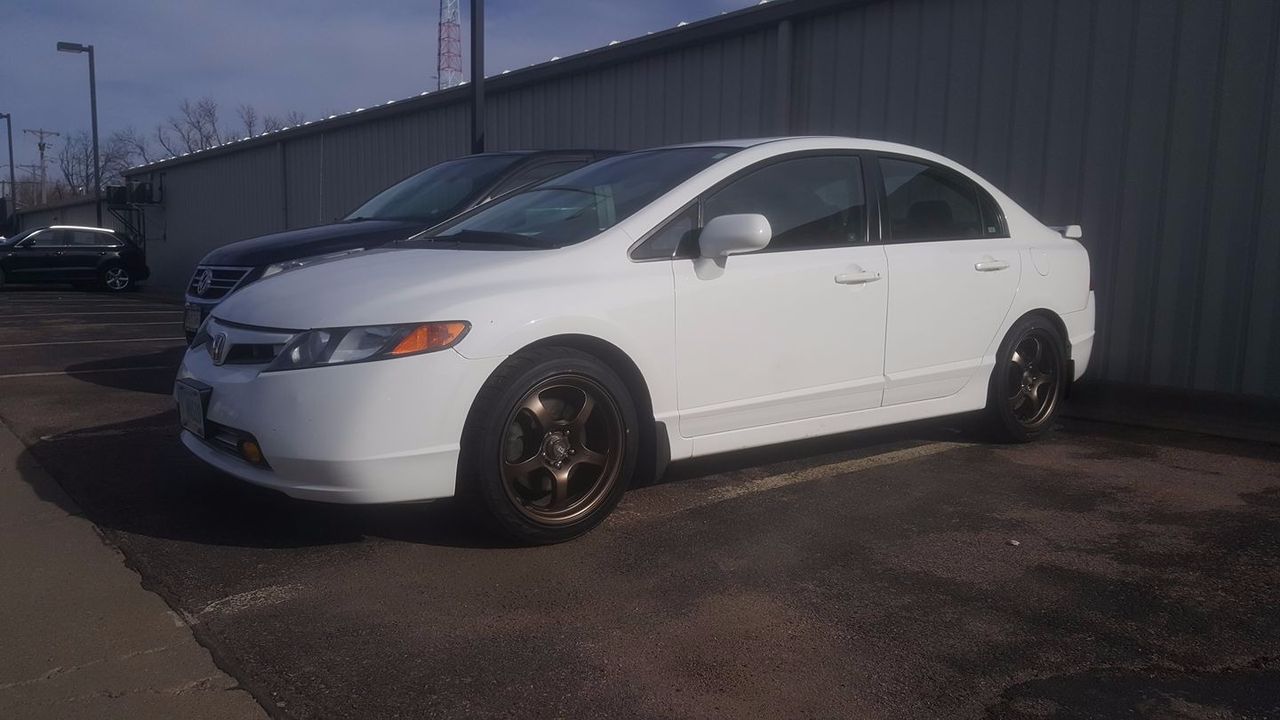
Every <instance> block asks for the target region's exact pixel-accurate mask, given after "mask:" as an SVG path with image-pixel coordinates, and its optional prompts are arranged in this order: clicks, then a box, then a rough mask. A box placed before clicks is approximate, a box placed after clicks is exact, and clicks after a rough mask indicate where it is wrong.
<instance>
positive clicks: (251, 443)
mask: <svg viewBox="0 0 1280 720" xmlns="http://www.w3.org/2000/svg"><path fill="white" fill-rule="evenodd" d="M240 457H242V458H244V459H245V460H248V461H249V462H250V463H252V464H254V465H266V464H267V459H266V458H265V457H263V456H262V448H261V447H258V441H257V440H241V441H240Z"/></svg>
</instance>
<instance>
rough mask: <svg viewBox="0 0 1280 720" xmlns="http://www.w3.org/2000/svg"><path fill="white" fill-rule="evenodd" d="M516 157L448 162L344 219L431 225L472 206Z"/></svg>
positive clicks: (393, 188) (377, 197)
mask: <svg viewBox="0 0 1280 720" xmlns="http://www.w3.org/2000/svg"><path fill="white" fill-rule="evenodd" d="M519 160H520V156H519V155H483V156H480V157H469V158H462V159H460V160H448V161H446V162H442V163H440V164H439V165H433V166H431V167H429V168H427V169H426V170H423V171H422V172H420V173H418V174H417V175H412V176H410V177H408V178H405V179H404V180H401V181H400V182H398V183H396V184H395V185H392V186H391V187H389V188H387V189H386V190H383V191H382V192H380V193H378V194H377V195H374V196H373V197H372V198H370V199H369V200H368V201H367V202H365V204H363V205H361V206H360V207H358V208H356V210H355V212H353V213H351V214H350V215H348V216H347V218H346V219H347V220H349V221H351V220H416V221H419V222H422V223H425V224H430V225H434V224H436V223H439V222H442V221H444V220H448V219H449V218H450V217H453V216H454V215H457V214H458V213H459V212H461V211H462V210H465V209H466V207H467V206H468V205H469V204H471V201H473V200H474V199H475V198H476V195H478V194H479V193H481V192H483V191H484V190H485V189H487V188H488V187H489V186H490V185H492V184H493V182H494V180H496V179H497V178H498V176H499V175H501V174H502V173H503V172H504V171H505V170H506V169H507V168H509V167H511V166H512V165H514V164H515V163H516V162H518V161H519Z"/></svg>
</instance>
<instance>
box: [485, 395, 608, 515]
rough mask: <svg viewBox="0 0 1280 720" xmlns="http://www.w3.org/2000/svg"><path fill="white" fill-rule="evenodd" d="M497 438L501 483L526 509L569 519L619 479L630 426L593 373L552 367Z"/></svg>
mask: <svg viewBox="0 0 1280 720" xmlns="http://www.w3.org/2000/svg"><path fill="white" fill-rule="evenodd" d="M505 428H506V430H505V432H504V434H503V437H502V442H501V444H500V446H499V449H498V451H499V455H500V457H499V458H498V462H499V463H500V466H501V473H502V482H503V487H504V489H505V490H506V493H507V497H508V498H509V499H510V500H511V502H512V504H513V505H514V506H515V508H516V509H517V510H519V511H520V513H521V514H523V515H524V516H525V517H527V518H528V519H529V520H532V521H533V522H535V523H537V524H539V525H567V524H570V523H573V522H576V521H578V520H579V519H581V518H583V517H585V516H586V515H589V514H590V513H591V512H592V511H593V510H595V509H596V508H597V507H599V506H600V505H601V504H602V503H603V502H605V500H606V498H608V497H609V496H610V494H611V493H610V491H611V490H612V489H613V488H614V486H615V485H616V484H617V482H618V478H619V475H620V470H621V466H622V460H623V457H624V456H625V455H626V450H627V448H626V438H627V433H626V431H625V426H624V423H623V419H622V413H621V412H620V410H619V408H618V403H617V402H616V401H615V400H614V398H613V397H612V396H611V395H610V394H609V392H608V391H606V390H605V388H604V387H603V386H602V385H600V384H599V383H598V382H596V381H595V380H593V379H591V378H589V377H586V376H584V375H579V374H576V373H564V374H560V375H555V376H552V377H550V378H547V379H546V380H543V381H542V382H539V383H538V384H537V385H535V386H534V387H533V389H531V390H529V392H527V393H525V394H524V397H522V398H521V399H520V401H519V402H518V403H517V404H516V407H515V409H514V410H512V411H511V413H510V415H509V416H508V418H507V422H506V424H505Z"/></svg>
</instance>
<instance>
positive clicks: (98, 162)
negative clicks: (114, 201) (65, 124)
mask: <svg viewBox="0 0 1280 720" xmlns="http://www.w3.org/2000/svg"><path fill="white" fill-rule="evenodd" d="M58 52H69V53H89V112H90V114H91V115H92V120H91V121H92V123H93V209H94V210H95V211H96V213H97V216H98V227H102V158H101V157H100V156H99V155H98V79H97V77H96V74H95V69H94V65H93V46H92V45H80V44H78V43H69V42H60V43H58Z"/></svg>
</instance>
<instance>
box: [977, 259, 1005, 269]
mask: <svg viewBox="0 0 1280 720" xmlns="http://www.w3.org/2000/svg"><path fill="white" fill-rule="evenodd" d="M973 269H974V270H977V271H978V272H995V271H997V270H1008V269H1009V263H1007V262H1005V261H1003V260H991V259H986V260H982V261H979V262H976V263H974V264H973Z"/></svg>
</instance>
